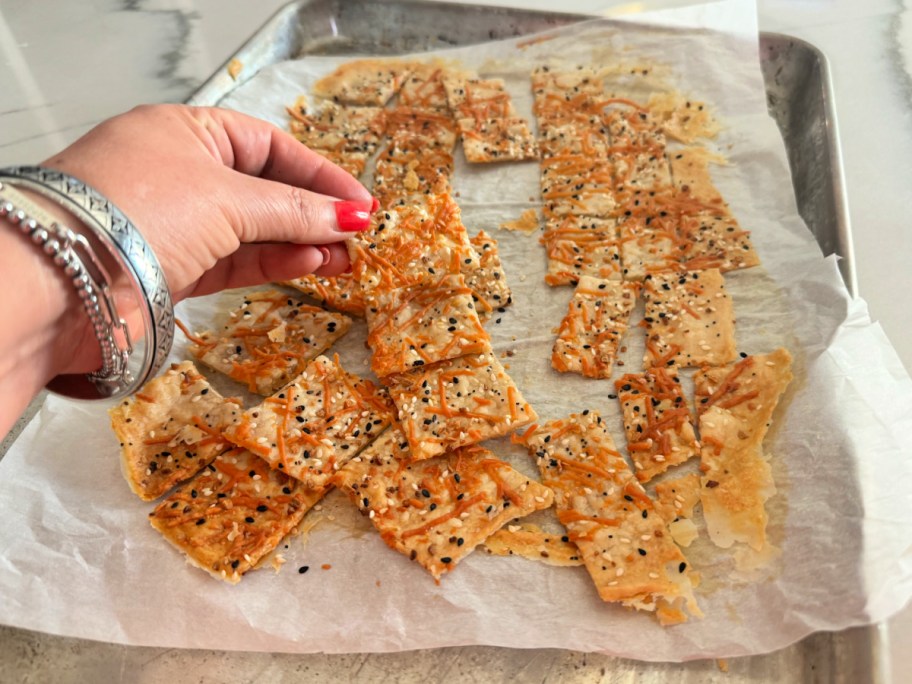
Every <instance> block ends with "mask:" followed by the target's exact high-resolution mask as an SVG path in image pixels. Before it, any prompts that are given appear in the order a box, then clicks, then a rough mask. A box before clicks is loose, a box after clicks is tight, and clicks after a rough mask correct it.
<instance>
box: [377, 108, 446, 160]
mask: <svg viewBox="0 0 912 684" xmlns="http://www.w3.org/2000/svg"><path fill="white" fill-rule="evenodd" d="M457 130H458V129H457V127H456V122H455V121H454V119H453V118H452V116H450V114H449V113H448V112H435V111H428V110H426V109H417V108H415V107H393V108H392V109H390V110H388V111H387V113H386V136H387V137H388V138H390V139H391V140H392V141H393V143H394V145H395V146H396V147H397V148H400V149H411V150H415V149H427V148H430V147H439V148H441V149H443V150H445V151H446V152H452V151H453V149H454V148H455V147H456V138H457V135H458V133H457Z"/></svg>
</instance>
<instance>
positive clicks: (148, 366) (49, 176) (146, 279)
mask: <svg viewBox="0 0 912 684" xmlns="http://www.w3.org/2000/svg"><path fill="white" fill-rule="evenodd" d="M3 181H6V182H7V183H8V184H9V185H11V186H17V187H19V188H22V189H26V190H30V191H32V192H34V193H36V194H38V195H41V196H42V197H44V198H46V199H48V200H50V201H52V202H54V203H55V204H57V205H59V206H60V207H61V208H63V209H64V210H66V211H67V212H69V213H70V214H72V215H73V216H75V217H76V219H78V220H79V221H80V223H81V224H82V225H84V226H85V227H86V228H87V229H88V230H89V231H90V233H91V235H90V236H85V237H91V238H94V241H95V242H96V244H101V245H103V246H104V248H105V249H106V250H107V251H108V252H110V256H111V257H112V259H113V261H114V263H116V264H117V266H118V267H119V269H120V270H121V271H122V272H123V274H124V275H125V276H126V278H125V280H126V282H127V283H128V284H129V286H130V289H131V290H132V295H133V297H134V299H135V300H136V301H137V302H138V303H139V313H140V317H141V319H142V323H143V330H142V336H143V337H144V342H143V345H142V346H143V353H142V359H141V363H139V364H137V363H136V359H132V358H131V356H132V355H133V345H132V341H131V340H130V336H129V333H128V332H127V330H126V325H125V324H124V323H123V321H122V320H121V319H120V317H119V316H118V315H117V312H116V308H115V306H114V300H113V297H112V296H111V293H110V290H109V288H110V286H111V284H112V283H111V281H110V278H109V277H108V275H107V273H106V272H105V269H104V267H103V266H102V265H101V263H100V261H99V260H98V259H96V258H95V256H94V254H93V253H92V251H91V248H89V246H88V242H87V241H86V240H85V237H83V239H82V241H80V240H79V237H78V236H76V235H75V234H74V233H72V231H69V235H68V234H67V233H63V232H61V234H60V237H62V238H63V242H62V243H61V239H60V237H58V238H57V239H55V238H54V236H52V235H46V234H40V233H39V234H38V238H35V237H34V236H32V239H33V240H35V241H36V242H37V243H39V244H41V243H42V242H43V240H42V239H39V238H47V242H44V244H42V247H43V248H44V251H45V252H47V253H48V254H49V255H51V256H52V257H54V260H55V263H58V265H61V266H63V267H64V268H65V269H66V266H65V265H64V258H63V257H62V256H60V255H59V254H56V253H55V252H57V253H60V252H63V251H64V250H63V248H70V247H74V246H76V245H78V246H79V247H80V248H81V251H82V252H83V253H84V254H87V255H88V257H89V260H90V261H91V263H92V266H93V269H94V270H95V271H96V274H95V275H94V276H93V275H92V274H90V272H89V271H88V270H87V269H86V268H85V266H87V265H88V264H82V266H83V269H82V274H84V275H86V278H85V279H84V280H80V279H78V278H77V277H76V276H73V277H72V281H73V284H74V286H75V287H76V288H77V291H78V292H79V296H80V299H81V300H82V302H83V304H84V306H85V307H86V311H87V313H88V314H89V318H90V320H91V322H92V325H93V329H94V331H95V334H96V336H97V337H98V338H99V343H100V345H101V348H102V357H103V359H104V362H103V367H102V368H101V369H99V370H98V371H96V372H94V373H90V374H88V375H87V376H66V375H64V376H58V377H57V378H55V379H54V380H53V381H52V382H51V383H50V384H49V385H48V389H50V390H51V391H53V392H56V393H59V394H63V395H66V396H70V397H75V398H80V399H92V398H99V397H122V396H125V395H128V394H131V393H132V392H134V391H136V390H137V389H139V387H141V386H142V385H143V384H145V383H146V382H147V381H148V380H149V379H151V378H152V377H153V376H154V375H155V374H156V373H157V372H158V370H159V369H160V368H161V366H162V365H163V364H164V362H165V359H166V358H167V356H168V353H169V352H170V351H171V344H172V341H173V339H174V308H173V304H172V300H171V293H170V291H169V289H168V285H167V283H166V281H165V277H164V273H163V271H162V269H161V266H160V265H159V263H158V260H157V259H156V258H155V255H154V254H153V252H152V249H151V248H150V247H149V245H148V243H147V242H146V241H145V240H144V239H143V237H142V235H140V233H139V231H138V230H137V229H136V228H135V227H134V226H133V224H132V223H130V221H129V219H127V217H126V216H124V214H123V213H122V212H121V211H120V210H119V209H118V208H117V207H115V206H114V205H113V204H111V202H110V201H108V200H107V199H106V198H105V197H103V196H102V195H101V194H100V193H98V192H97V191H96V190H94V189H93V188H91V187H89V186H88V185H86V184H85V183H83V182H82V181H80V180H78V179H76V178H73V177H72V176H69V175H67V174H64V173H61V172H59V171H55V170H53V169H47V168H43V167H37V166H23V167H11V168H6V169H0V183H2V182H3ZM15 222H16V221H15V220H14V223H15ZM46 228H47V227H45V229H46ZM28 230H29V232H31V227H29V229H28ZM63 230H66V229H63ZM57 232H59V228H58V231H57ZM68 236H72V238H73V240H72V241H70V242H69V243H67V242H66V238H67V237H68ZM48 243H51V244H50V245H48ZM69 252H71V253H73V255H74V256H75V252H74V251H73V250H72V249H69ZM73 263H75V262H73ZM70 270H73V269H70ZM65 273H67V271H66V270H65ZM77 281H78V282H77ZM115 333H117V334H116V335H115ZM134 337H136V336H134ZM118 338H120V339H118Z"/></svg>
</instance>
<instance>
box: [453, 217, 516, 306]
mask: <svg viewBox="0 0 912 684" xmlns="http://www.w3.org/2000/svg"><path fill="white" fill-rule="evenodd" d="M470 242H471V243H472V247H473V248H474V249H475V252H476V253H477V254H478V268H475V269H464V271H463V273H464V275H465V282H466V286H467V287H468V288H469V289H470V290H471V291H472V301H473V302H474V304H475V311H476V312H477V313H478V318H480V319H481V321H482V322H484V321H486V320H487V319H489V318H490V317H491V316H492V315H493V313H494V312H495V311H497V312H502V311H503V310H504V307H507V306H509V305H510V304H512V303H513V293H512V291H511V290H510V286H509V284H508V283H507V274H506V272H505V271H504V269H503V264H502V263H501V261H500V254H499V253H498V250H497V240H495V239H494V238H493V237H491V236H490V235H488V234H487V233H486V232H485V231H483V230H480V231H478V234H477V235H475V237H473V238H471V239H470Z"/></svg>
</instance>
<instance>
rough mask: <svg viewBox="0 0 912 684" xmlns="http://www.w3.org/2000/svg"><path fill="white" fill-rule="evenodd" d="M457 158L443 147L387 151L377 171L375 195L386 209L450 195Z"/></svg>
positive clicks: (377, 166)
mask: <svg viewBox="0 0 912 684" xmlns="http://www.w3.org/2000/svg"><path fill="white" fill-rule="evenodd" d="M452 174H453V155H452V154H450V153H449V152H447V151H446V150H445V149H443V148H441V147H436V148H435V147H429V148H424V149H420V150H409V149H401V148H397V147H396V146H395V145H394V144H391V145H390V146H389V147H387V148H385V149H384V150H383V152H381V153H380V157H379V158H378V159H377V164H376V168H375V170H374V189H373V194H374V196H375V197H377V199H378V200H380V204H381V206H383V207H387V208H389V207H391V206H393V205H394V203H395V202H396V201H397V200H399V199H407V198H411V197H420V196H422V195H427V194H433V195H437V194H440V193H445V192H448V191H449V189H450V176H451V175H452Z"/></svg>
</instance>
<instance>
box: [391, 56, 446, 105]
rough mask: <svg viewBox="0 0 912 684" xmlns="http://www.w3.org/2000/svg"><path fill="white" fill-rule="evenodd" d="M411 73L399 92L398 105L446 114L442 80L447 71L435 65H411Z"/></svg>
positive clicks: (444, 89) (444, 91) (444, 90)
mask: <svg viewBox="0 0 912 684" xmlns="http://www.w3.org/2000/svg"><path fill="white" fill-rule="evenodd" d="M411 69H412V70H411V73H410V74H409V76H408V78H406V79H405V82H404V83H403V84H402V88H401V89H400V90H399V104H401V105H404V106H406V107H413V108H415V109H422V110H425V109H428V110H436V111H443V112H447V111H448V110H449V105H448V104H447V92H446V88H445V87H444V78H446V77H447V75H448V71H447V70H446V69H444V68H443V67H440V66H438V65H435V64H412V67H411Z"/></svg>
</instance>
